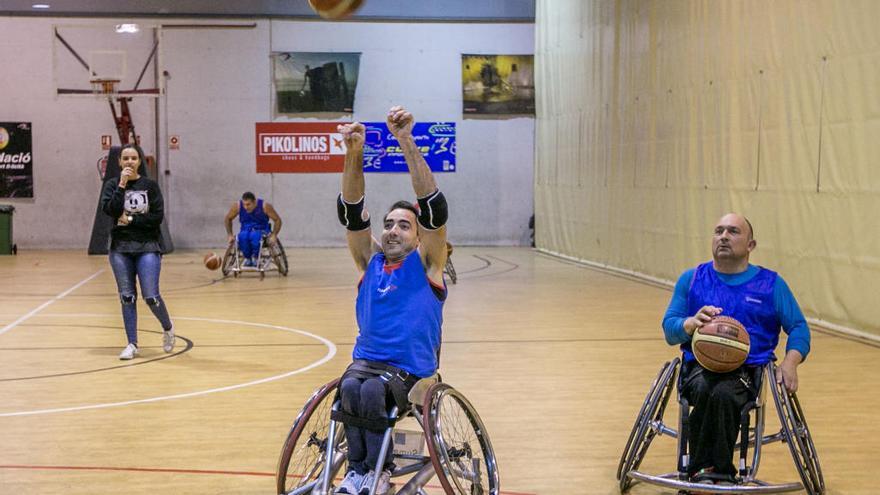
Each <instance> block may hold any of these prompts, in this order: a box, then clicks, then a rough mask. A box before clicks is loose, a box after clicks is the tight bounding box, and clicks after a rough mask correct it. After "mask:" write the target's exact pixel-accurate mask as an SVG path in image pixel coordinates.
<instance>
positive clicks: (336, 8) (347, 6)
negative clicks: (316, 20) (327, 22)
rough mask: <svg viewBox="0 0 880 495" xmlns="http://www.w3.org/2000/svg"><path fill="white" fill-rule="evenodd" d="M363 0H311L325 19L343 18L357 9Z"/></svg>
mask: <svg viewBox="0 0 880 495" xmlns="http://www.w3.org/2000/svg"><path fill="white" fill-rule="evenodd" d="M362 3H363V0H309V5H311V6H312V9H314V11H315V12H317V13H318V15H319V16H321V17H323V18H324V19H343V18H345V17H348V16H350V15H351V14H353V13H354V11H355V10H357V9H358V8H359V7H360V6H361V4H362Z"/></svg>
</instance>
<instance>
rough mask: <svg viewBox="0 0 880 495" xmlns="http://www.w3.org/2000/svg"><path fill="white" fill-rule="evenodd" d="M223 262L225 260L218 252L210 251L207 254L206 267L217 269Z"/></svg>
mask: <svg viewBox="0 0 880 495" xmlns="http://www.w3.org/2000/svg"><path fill="white" fill-rule="evenodd" d="M222 262H223V260H221V259H220V257H219V256H217V253H208V254H206V255H205V268H207V269H208V270H216V269H218V268H220V263H222Z"/></svg>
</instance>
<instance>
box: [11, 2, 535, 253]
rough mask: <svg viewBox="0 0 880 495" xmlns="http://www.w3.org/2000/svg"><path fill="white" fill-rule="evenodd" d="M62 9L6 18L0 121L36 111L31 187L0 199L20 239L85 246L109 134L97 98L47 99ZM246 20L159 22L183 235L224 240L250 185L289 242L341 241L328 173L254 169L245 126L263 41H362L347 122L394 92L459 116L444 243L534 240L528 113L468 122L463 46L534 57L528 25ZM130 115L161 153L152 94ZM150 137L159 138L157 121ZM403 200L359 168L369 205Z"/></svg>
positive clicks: (268, 44) (258, 106) (324, 44)
mask: <svg viewBox="0 0 880 495" xmlns="http://www.w3.org/2000/svg"><path fill="white" fill-rule="evenodd" d="M62 21H63V20H58V19H55V20H53V19H36V18H0V32H3V33H4V36H3V37H2V41H0V44H2V47H0V48H2V49H0V67H4V68H5V69H4V72H3V73H2V76H0V94H3V95H4V97H3V98H2V101H3V103H2V107H0V121H18V120H21V121H31V122H33V123H34V160H35V167H34V179H35V185H34V189H35V199H34V200H32V201H29V200H2V199H0V202H3V203H12V204H14V205H15V206H16V208H17V210H16V215H15V241H16V242H17V243H18V244H19V246H20V247H21V248H25V249H26V248H56V247H57V248H61V247H71V248H78V247H82V248H83V249H85V247H86V246H87V244H88V238H89V233H90V229H91V224H92V218H93V216H94V210H95V205H96V202H97V196H98V192H99V187H100V184H99V181H98V178H97V174H96V173H95V166H94V163H95V161H96V160H97V158H98V157H99V156H101V154H102V153H101V151H100V149H99V136H100V135H101V134H113V135H115V130H114V128H113V124H112V120H111V118H110V112H109V110H108V108H107V105H106V103H102V102H99V101H95V100H92V99H77V100H74V99H65V98H56V97H55V96H54V87H53V86H52V77H51V71H52V70H51V60H52V53H51V45H52V33H51V29H52V24H53V23H60V22H62ZM77 21H78V22H80V23H81V22H82V20H79V19H78V20H77ZM95 22H106V23H113V21H109V20H102V21H95ZM148 22H155V21H148ZM162 22H164V23H172V22H177V23H181V22H192V20H175V21H169V20H163V21H162ZM223 22H236V21H223ZM250 22H253V21H251V20H247V21H241V23H250ZM256 24H257V27H256V28H255V29H236V30H232V29H165V30H164V31H163V49H162V63H163V68H164V70H167V71H168V73H169V74H170V79H168V80H167V83H166V84H167V96H166V100H167V101H161V102H160V108H161V110H160V118H159V121H160V122H161V126H162V127H164V126H166V125H167V132H168V133H169V134H175V135H179V136H180V138H181V149H180V150H171V151H167V150H165V149H160V150H158V151H159V156H160V161H162V165H161V166H162V167H163V168H167V169H168V170H169V172H170V174H169V175H166V176H163V177H162V179H163V182H162V185H163V189H164V192H165V195H166V206H167V209H168V221H169V225H170V227H171V232H172V236H173V238H174V242H175V244H176V246H177V247H201V246H217V245H219V244H222V242H223V240H224V239H225V234H224V230H223V226H222V218H223V215H224V213H225V212H226V210H227V208H228V207H229V205H230V204H231V203H232V201H234V200H235V199H236V198H237V197H238V196H240V194H241V192H243V191H244V190H252V191H254V192H255V193H256V194H257V195H259V196H262V197H265V198H266V199H267V200H269V201H271V202H272V203H273V204H274V205H275V207H276V209H277V210H278V211H279V212H280V214H281V215H282V217H283V219H284V221H285V226H284V231H283V233H282V236H281V237H282V239H283V240H285V242H286V243H287V244H288V245H290V246H322V245H341V244H342V243H343V242H344V238H343V235H342V231H341V227H340V226H339V225H338V223H337V221H336V218H335V207H334V198H335V195H336V193H337V192H338V190H339V181H340V177H339V176H338V175H335V174H275V175H274V176H270V175H257V174H256V173H255V152H254V144H253V140H254V123H255V122H260V121H271V120H272V108H271V68H270V58H269V55H270V53H271V52H272V51H339V52H343V51H344V52H361V53H362V56H361V65H360V77H359V80H358V87H357V93H356V97H355V113H354V116H353V118H354V119H356V120H363V121H378V120H382V119H383V118H384V115H385V113H386V112H387V110H388V108H389V107H390V106H392V105H394V104H402V105H405V106H407V108H408V109H410V110H411V111H412V112H413V114H414V115H415V117H416V119H418V120H422V121H426V120H436V121H439V120H445V121H455V122H457V126H458V137H457V139H458V146H457V149H458V157H457V159H458V163H457V167H456V168H457V171H456V172H455V173H449V174H438V183H439V184H440V187H441V188H442V189H443V190H444V192H445V193H446V196H447V198H448V199H449V201H450V218H451V220H450V239H451V240H452V241H453V242H455V243H457V244H463V245H464V244H502V245H503V244H514V245H518V244H526V243H527V242H528V227H527V226H528V219H529V217H530V216H531V214H532V211H533V199H532V198H533V194H532V186H533V163H534V144H533V143H534V139H533V136H534V120H533V119H531V118H514V119H507V120H473V119H468V120H464V119H462V112H461V107H462V103H461V61H460V54H461V53H514V54H517V53H532V52H533V49H534V26H533V25H532V24H476V23H463V24H446V23H443V24H407V23H351V22H349V23H330V22H308V21H268V20H263V21H256ZM165 108H167V113H166V111H165V110H164V109H165ZM133 116H134V119H135V122H136V123H137V125H138V131H139V133H140V134H141V135H142V136H143V138H144V142H145V143H146V144H145V148H146V150H147V151H148V152H153V153H155V152H156V151H157V150H155V149H154V148H155V146H153V134H152V132H151V129H150V126H152V124H153V121H154V114H153V110H152V103H151V101H150V100H144V103H138V104H136V105H135V106H134V107H133ZM297 120H305V119H297ZM159 133H160V137H161V141H162V142H163V143H164V142H166V141H167V139H166V136H165V129H162V128H160V130H159ZM166 156H167V160H161V159H162V158H165V157H166ZM412 196H413V195H412V191H411V188H410V185H409V177H408V176H407V175H401V174H396V175H388V174H368V176H367V197H368V200H367V201H368V203H367V206H368V208H369V209H370V210H371V211H372V212H374V214H381V213H384V211H385V210H386V209H387V207H388V206H389V205H390V204H391V203H392V202H393V201H395V200H397V199H405V198H412Z"/></svg>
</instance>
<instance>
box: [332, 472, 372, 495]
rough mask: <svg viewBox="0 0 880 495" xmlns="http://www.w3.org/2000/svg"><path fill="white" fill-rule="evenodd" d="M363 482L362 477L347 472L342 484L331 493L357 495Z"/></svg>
mask: <svg viewBox="0 0 880 495" xmlns="http://www.w3.org/2000/svg"><path fill="white" fill-rule="evenodd" d="M363 482H364V477H363V475H360V474H357V473H356V472H354V471H353V470H352V471H349V472H348V473H347V474H346V475H345V478H343V479H342V483H340V484H339V486H338V487H336V490H334V491H333V493H347V494H349V495H357V494H358V493H359V492H360V489H361V484H362V483H363Z"/></svg>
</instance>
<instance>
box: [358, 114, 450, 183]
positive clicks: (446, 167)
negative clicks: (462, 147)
mask: <svg viewBox="0 0 880 495" xmlns="http://www.w3.org/2000/svg"><path fill="white" fill-rule="evenodd" d="M364 126H365V127H366V142H365V143H364V172H404V173H406V172H409V168H407V166H406V159H405V158H404V156H403V150H401V149H400V145H399V144H398V142H397V138H395V137H394V136H393V135H392V134H391V133H390V132H389V131H388V126H387V125H386V124H385V122H364ZM412 134H413V140H414V141H415V142H416V146H418V147H419V151H421V152H422V156H423V157H425V162H427V163H428V167H430V168H431V171H432V172H455V122H418V123H416V124H415V126H413V133H412Z"/></svg>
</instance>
